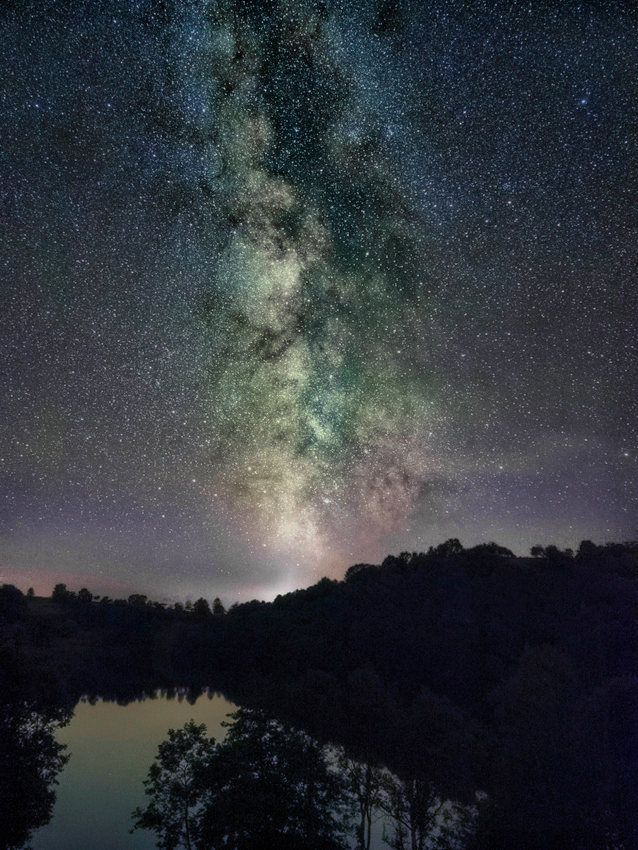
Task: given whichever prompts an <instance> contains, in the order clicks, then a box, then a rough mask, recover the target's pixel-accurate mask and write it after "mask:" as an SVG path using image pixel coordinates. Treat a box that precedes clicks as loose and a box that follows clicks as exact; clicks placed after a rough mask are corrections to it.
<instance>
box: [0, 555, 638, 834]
mask: <svg viewBox="0 0 638 850" xmlns="http://www.w3.org/2000/svg"><path fill="white" fill-rule="evenodd" d="M532 551H533V554H534V557H531V558H515V557H514V556H513V555H512V554H511V553H510V552H508V551H507V550H505V549H503V548H502V547H498V546H496V545H495V544H487V545H484V546H479V547H475V548H474V549H471V550H464V549H463V548H462V547H461V545H460V544H459V543H458V541H455V540H451V541H448V542H447V543H445V544H442V545H441V546H439V547H437V548H436V549H431V550H430V552H428V553H427V554H416V553H414V554H409V553H403V554H402V555H400V556H399V557H389V558H387V559H386V560H385V561H384V562H383V564H382V565H381V566H374V565H356V566H354V567H351V568H350V569H349V570H348V572H347V573H346V576H345V579H344V580H343V581H333V580H329V579H322V580H321V581H320V582H319V583H318V584H316V585H314V586H313V587H310V588H308V589H306V590H300V591H296V592H294V593H291V594H287V595H286V596H280V597H278V598H277V599H276V600H275V601H274V602H272V603H264V602H257V601H253V602H249V603H246V604H243V605H237V606H233V607H232V608H231V609H230V610H229V611H228V612H225V611H224V609H223V606H221V603H219V602H218V601H216V602H215V603H213V605H212V606H211V605H209V603H208V602H206V601H205V600H198V601H197V602H196V603H195V604H194V605H193V606H189V608H188V609H186V608H182V607H181V606H176V607H172V608H167V607H165V606H162V605H159V604H157V603H153V602H149V600H148V599H146V597H143V596H140V595H136V596H133V597H130V598H129V599H128V600H119V601H118V600H116V601H111V600H108V599H100V600H99V601H98V600H95V599H93V596H92V594H91V593H90V592H89V591H88V590H82V591H80V592H79V593H72V592H70V591H68V590H67V589H66V588H65V587H64V586H58V587H57V588H56V591H55V592H54V594H53V598H51V599H41V598H27V597H25V596H23V594H22V593H21V592H20V591H17V590H16V589H15V588H11V587H7V586H4V587H3V588H2V589H1V590H0V625H1V629H2V631H1V634H2V638H1V644H0V646H1V652H2V655H1V659H2V664H0V676H2V677H3V679H4V681H3V680H0V685H2V688H1V689H0V711H2V710H3V709H2V706H3V704H4V705H5V709H4V715H2V714H0V724H2V723H4V726H3V727H2V730H0V735H4V736H5V737H6V738H7V740H8V741H17V740H18V738H19V737H20V736H19V735H18V731H19V730H20V729H22V730H24V729H26V728H27V727H28V726H29V723H28V716H29V712H32V714H33V712H36V710H38V708H39V706H40V707H41V703H42V702H43V701H46V700H48V702H49V704H51V705H53V706H54V708H53V709H52V712H53V713H52V714H51V712H49V714H48V715H46V718H47V720H48V721H50V722H51V723H55V722H59V721H60V720H61V719H62V718H63V716H64V711H65V710H68V707H69V706H71V707H72V705H73V704H74V701H75V700H77V698H79V696H80V695H89V696H102V697H109V696H111V697H118V698H120V699H126V691H127V689H129V690H130V691H131V693H132V692H133V691H135V690H137V691H139V690H140V689H145V688H146V689H149V690H150V689H152V688H155V687H160V686H164V687H171V686H173V687H176V686H181V687H191V688H193V689H195V690H196V689H198V688H199V689H201V688H202V687H209V686H215V687H218V688H220V689H223V690H224V691H225V692H226V693H227V694H228V695H229V696H231V697H232V698H234V699H235V701H237V702H240V703H241V704H242V705H245V706H251V707H253V708H256V709H262V710H264V711H265V712H267V713H268V714H269V715H271V716H276V717H278V718H279V719H280V720H281V721H283V722H290V723H294V724H295V725H296V726H299V727H303V728H304V729H306V730H308V732H310V733H311V734H312V735H314V736H315V738H317V739H318V740H320V741H322V742H326V741H332V742H335V743H339V744H343V745H346V746H347V747H348V748H349V751H350V752H352V753H354V754H355V755H357V756H358V757H359V758H360V759H361V760H362V762H365V763H366V764H368V765H373V766H375V767H376V766H384V767H386V768H388V769H389V770H390V771H392V773H393V774H394V775H395V776H396V777H399V779H400V780H401V781H402V782H404V783H418V787H419V788H421V789H427V794H428V795H429V797H430V799H434V798H436V799H451V800H456V801H459V803H461V804H467V805H475V804H476V803H477V796H476V794H477V792H480V794H479V803H480V804H479V807H478V818H477V820H476V824H475V829H474V831H473V834H472V836H471V837H469V836H468V837H466V839H464V843H463V845H462V846H463V847H465V848H468V850H470V848H473V850H487V848H497V847H498V848H505V850H507V848H518V850H527V848H529V850H540V848H553V847H556V848H574V850H590V848H591V850H603V848H605V850H607V849H609V850H611V848H626V849H627V850H629V848H635V847H637V846H638V805H637V803H636V788H637V787H638V676H637V675H636V673H637V665H636V649H637V646H636V615H637V604H638V603H637V593H636V591H637V578H638V544H614V545H607V546H595V545H593V544H591V543H588V542H585V543H583V544H581V547H580V548H579V550H578V552H577V553H571V552H566V553H565V552H560V551H559V550H558V549H556V547H547V548H543V547H535V548H534V550H532ZM37 670H40V671H42V670H46V671H49V672H48V673H47V675H46V676H39V674H36V672H35V671H37ZM18 671H19V672H18ZM51 671H53V673H54V674H55V675H52V674H51ZM18 679H20V680H21V681H20V682H19V681H18ZM7 682H8V685H7V684H6V683H7ZM23 688H24V693H25V694H26V696H25V698H24V700H23V703H24V710H23V715H22V720H20V721H18V722H17V725H16V723H15V721H12V722H13V723H14V725H13V726H11V727H10V723H9V720H8V719H7V718H8V717H9V711H8V709H7V708H6V706H8V704H9V702H11V701H12V700H13V702H14V703H15V699H13V697H11V694H12V693H13V695H14V697H15V694H16V693H18V692H19V691H21V689H23ZM55 706H57V707H55ZM56 712H57V714H56ZM3 717H4V720H3ZM25 718H26V719H25ZM32 725H33V724H32ZM41 731H42V734H43V735H45V733H46V729H44V727H43V728H42V730H41ZM11 736H13V737H11ZM51 741H52V739H51ZM51 741H49V742H48V745H49V747H50V746H51ZM0 752H8V750H7V748H6V747H5V748H4V750H3V749H2V748H0ZM11 752H14V751H11ZM50 756H51V759H52V761H51V764H52V766H51V773H52V774H53V775H54V774H55V771H56V770H59V769H60V768H61V766H62V763H61V761H60V760H61V759H63V756H62V754H61V753H60V752H54V751H53V750H51V751H50ZM2 758H3V761H2V762H0V770H1V771H3V775H4V777H5V779H3V778H1V777H0V792H2V796H0V799H2V802H1V803H0V807H2V806H3V805H4V799H5V797H4V791H5V787H6V786H7V781H8V780H7V779H6V777H8V776H11V775H12V774H11V763H10V762H11V760H12V759H15V758H18V755H14V756H11V755H9V756H4V757H2ZM56 759H57V761H56ZM406 787H408V786H407V785H406ZM414 787H415V788H416V787H417V786H416V785H414ZM45 809H46V805H45V803H44V802H42V804H41V805H40V809H39V814H40V821H39V822H44V821H43V820H42V818H44V817H45V815H46V812H45ZM0 823H2V812H0ZM402 840H403V844H402V845H401V850H403V848H405V850H407V848H411V850H416V848H417V844H415V843H414V840H413V839H410V836H409V834H408V835H407V836H406V837H405V838H404V839H402ZM410 841H412V843H410ZM6 846H7V847H13V846H15V847H19V846H20V845H19V844H10V843H7V844H6ZM202 846H210V847H215V846H217V845H216V844H214V843H210V844H209V845H202ZM228 846H231V845H228ZM299 846H303V845H299ZM421 846H422V847H424V846H428V845H426V844H423V845H421Z"/></svg>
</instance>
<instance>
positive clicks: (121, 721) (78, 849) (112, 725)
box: [31, 694, 237, 850]
mask: <svg viewBox="0 0 638 850" xmlns="http://www.w3.org/2000/svg"><path fill="white" fill-rule="evenodd" d="M236 708H237V706H235V705H233V704H232V703H230V702H228V700H226V699H225V698H224V697H222V696H221V695H215V696H213V697H208V696H207V695H206V694H204V695H202V696H200V697H199V699H198V700H197V702H196V703H195V704H194V705H191V704H190V703H188V702H187V701H186V700H185V699H184V700H182V701H180V700H179V699H178V698H174V699H167V698H165V697H157V698H156V699H146V700H144V701H142V702H134V703H129V704H128V705H125V706H121V705H117V704H116V703H112V702H102V701H98V702H97V703H96V704H95V705H90V704H89V703H87V702H81V703H79V704H78V705H77V707H76V709H75V714H74V715H73V719H72V720H71V722H70V724H69V725H68V726H66V727H65V728H64V729H60V730H59V731H58V734H57V735H56V737H57V739H58V740H59V741H61V742H62V743H64V744H67V753H70V754H71V758H70V760H69V762H68V764H67V766H66V768H65V769H64V771H63V772H62V774H61V776H60V782H59V785H58V786H57V802H56V804H55V809H54V811H53V818H52V820H51V822H50V823H49V824H48V825H47V826H45V827H43V828H42V829H41V830H39V831H38V832H36V833H35V835H34V837H33V840H32V842H31V846H32V847H33V848H34V850H152V848H154V847H155V841H154V833H151V832H147V831H145V830H137V831H136V832H134V833H133V835H129V830H130V829H131V827H132V825H133V821H132V819H131V812H132V811H133V809H134V808H135V807H136V806H140V805H145V802H146V796H145V794H144V786H143V785H142V782H143V780H144V779H146V776H147V773H148V769H149V767H150V765H151V763H152V762H153V759H154V758H155V755H156V754H157V747H158V745H159V744H160V743H161V741H163V740H164V739H165V738H166V736H167V733H168V730H169V729H171V728H172V729H179V728H181V727H182V726H183V725H184V724H185V723H187V722H188V721H189V720H191V718H192V719H193V720H194V721H195V722H196V723H205V724H206V728H207V729H208V734H209V735H213V736H214V737H215V739H217V740H220V739H221V738H223V736H224V732H225V730H224V729H223V728H222V726H221V722H222V721H223V720H225V719H226V715H227V714H228V713H229V712H231V711H235V710H236Z"/></svg>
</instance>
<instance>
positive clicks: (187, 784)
mask: <svg viewBox="0 0 638 850" xmlns="http://www.w3.org/2000/svg"><path fill="white" fill-rule="evenodd" d="M231 717H232V719H233V723H231V724H226V725H227V726H228V733H227V736H226V739H225V740H224V741H223V742H222V743H219V744H216V743H215V741H214V739H212V738H210V739H207V738H206V735H205V732H206V727H205V726H203V725H202V726H197V725H195V724H194V723H193V722H192V721H191V722H190V723H188V724H186V726H185V727H184V729H183V730H180V731H175V730H173V729H171V730H170V731H169V738H168V740H167V741H164V742H163V743H162V744H160V748H159V752H158V756H157V758H156V762H155V763H154V764H153V765H152V766H151V769H150V771H149V777H148V779H147V780H146V782H145V783H144V784H145V786H146V793H147V795H148V796H149V797H150V798H151V802H150V803H149V805H148V806H147V808H146V809H144V810H142V809H140V808H138V809H136V810H135V812H133V817H134V818H135V820H136V822H135V826H134V829H150V830H153V831H154V832H156V834H157V836H158V839H159V840H158V846H159V847H160V848H161V850H176V848H178V847H180V846H183V847H185V848H187V850H204V848H216V847H224V848H229V850H230V848H232V850H249V848H250V850H286V848H291V850H292V848H306V850H343V848H345V846H346V845H345V844H344V843H343V841H342V828H341V827H340V826H339V823H338V820H337V819H336V817H335V813H337V812H338V811H339V810H340V808H342V807H343V806H344V805H345V800H344V796H343V791H344V789H343V784H342V782H341V779H340V777H339V776H338V774H337V773H336V772H335V771H334V770H331V769H330V767H329V765H328V762H327V760H326V757H325V754H324V752H323V749H322V748H321V747H320V745H319V744H317V743H316V742H315V741H313V740H312V738H310V737H309V736H308V735H306V734H305V733H303V732H299V731H296V730H294V729H292V728H290V727H288V726H285V725H283V724H280V723H277V722H276V721H272V720H269V719H268V718H267V717H266V716H265V715H264V714H263V713H262V712H259V711H248V710H246V709H240V710H239V711H237V712H235V713H234V714H232V715H231Z"/></svg>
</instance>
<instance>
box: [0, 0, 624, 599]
mask: <svg viewBox="0 0 638 850" xmlns="http://www.w3.org/2000/svg"><path fill="white" fill-rule="evenodd" d="M4 9H5V11H3V12H2V15H3V19H2V28H1V35H0V56H1V59H2V62H1V64H0V67H1V69H2V70H1V72H0V73H1V75H2V86H1V100H0V133H1V149H0V150H1V153H0V169H1V171H0V187H1V193H2V194H1V206H0V220H1V234H2V235H1V237H0V238H1V244H2V249H1V254H0V263H1V268H2V274H1V278H0V281H1V287H2V288H1V292H0V298H1V316H2V332H1V334H0V387H1V389H0V399H1V405H2V420H1V421H2V429H1V431H0V458H1V460H0V482H1V483H0V488H1V489H0V581H5V582H12V583H15V584H17V585H18V586H21V587H23V589H24V588H26V586H28V585H34V586H35V588H36V592H40V593H47V594H48V593H50V591H51V588H52V586H53V584H54V583H56V582H60V581H62V582H67V583H68V584H69V586H70V587H72V588H74V589H77V587H79V586H81V585H86V586H87V587H89V588H90V589H91V590H93V591H97V592H108V593H110V594H111V595H114V594H116V595H122V594H127V593H130V592H132V591H134V590H140V591H143V592H149V593H150V595H153V596H154V598H162V597H166V598H173V597H175V596H182V597H184V596H190V597H191V598H195V597H196V596H199V595H204V596H206V597H209V598H210V597H212V596H214V595H222V596H224V597H225V598H228V599H231V600H232V599H236V598H250V597H252V596H258V597H261V598H271V597H272V596H273V595H275V594H276V593H279V592H283V591H286V590H290V589H292V588H294V587H299V586H303V585H306V584H308V583H311V582H313V581H315V580H316V579H318V578H319V577H320V576H321V575H325V574H328V575H332V576H336V577H340V576H342V575H343V572H344V570H345V568H346V567H347V566H349V565H350V564H353V563H355V562H358V561H377V562H378V561H379V560H380V559H382V558H383V557H384V556H385V555H386V554H388V552H398V551H401V550H409V551H413V550H416V551H418V550H424V549H427V547H428V546H429V545H430V544H435V545H436V544H437V543H440V542H441V541H442V540H444V539H446V538H448V537H458V538H460V539H461V541H462V542H463V544H465V545H474V544H476V543H479V542H484V541H487V540H492V539H494V540H497V541H498V542H499V543H500V544H502V545H505V546H508V547H510V548H512V549H513V550H514V551H515V552H516V553H517V554H525V553H526V552H527V551H528V549H529V547H530V546H531V545H532V544H535V543H542V544H547V543H555V544H557V545H558V546H560V547H566V546H571V547H574V548H575V547H577V545H578V543H579V541H580V540H581V539H583V538H590V539H593V540H595V541H596V542H605V541H606V540H614V539H615V540H627V539H634V538H635V537H636V536H637V535H638V519H637V507H638V499H637V491H636V487H635V481H636V479H637V478H638V475H637V472H638V469H637V466H638V464H637V458H638V445H637V434H636V422H637V421H638V416H637V414H638V409H637V408H638V394H637V392H636V390H637V388H638V375H637V362H638V342H637V340H638V336H637V333H636V331H637V324H638V323H637V322H636V317H637V316H638V283H637V280H636V268H637V266H638V212H637V211H638V206H637V205H638V172H637V170H636V142H637V132H638V112H637V108H636V96H637V94H638V80H637V77H636V68H637V67H638V13H637V12H636V10H635V8H634V7H633V6H631V5H630V4H625V3H620V2H605V3H598V4H596V3H588V4H583V5H582V6H581V7H579V6H577V5H576V4H570V3H565V4H560V5H559V4H555V3H544V2H531V3H530V2H525V3H523V2H518V3H517V2H514V3H481V2H476V3H469V2H468V3H459V2H453V0H448V2H445V0H438V1H437V0H435V2H431V3H423V2H417V0H413V1H412V0H404V2H397V3H392V2H387V1H386V2H376V1H375V0H369V2H355V3H349V2H348V3H346V2H344V0H326V2H295V0H281V2H259V3H258V2H250V0H219V2H214V0H183V2H178V0H175V2H170V0H167V2H158V1H157V0H156V1H155V2H151V0H138V1H137V2H134V0H103V2H97V0H93V1H92V0H85V1H84V2H82V0H65V2H44V0H32V2H28V0H27V1H26V2H14V3H9V4H5V6H4Z"/></svg>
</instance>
